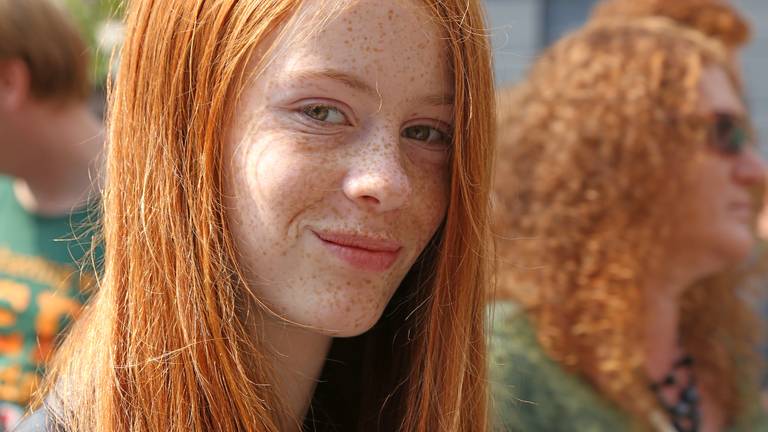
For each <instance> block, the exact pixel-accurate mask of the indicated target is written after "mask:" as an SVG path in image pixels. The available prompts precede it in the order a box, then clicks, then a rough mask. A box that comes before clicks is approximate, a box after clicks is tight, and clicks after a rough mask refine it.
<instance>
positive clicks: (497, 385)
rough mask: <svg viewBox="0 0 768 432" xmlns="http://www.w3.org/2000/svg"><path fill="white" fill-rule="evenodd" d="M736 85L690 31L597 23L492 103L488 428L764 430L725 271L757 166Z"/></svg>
mask: <svg viewBox="0 0 768 432" xmlns="http://www.w3.org/2000/svg"><path fill="white" fill-rule="evenodd" d="M737 81H738V80H737V79H736V78H735V73H734V71H733V69H732V68H731V66H730V61H729V59H728V55H727V52H726V48H725V46H724V45H723V44H722V43H720V42H719V41H717V40H716V39H713V38H709V37H707V36H706V35H704V34H703V33H701V32H698V31H695V30H692V29H688V28H685V27H682V26H678V25H676V24H675V23H674V22H672V21H671V20H669V19H663V18H645V19H635V20H626V21H621V20H619V21H615V22H610V21H605V20H601V21H595V22H592V23H590V24H589V25H587V26H586V27H584V28H583V29H581V30H580V31H578V32H576V33H574V34H572V35H570V36H568V37H566V38H565V39H563V40H561V41H560V42H559V43H557V44H556V45H555V46H554V47H552V48H551V49H549V50H548V51H547V52H546V53H545V54H544V55H543V56H542V57H541V58H540V60H539V61H538V62H537V63H536V64H535V65H534V67H533V69H532V70H531V72H530V74H529V76H528V79H527V81H525V82H524V83H523V84H522V85H521V86H520V87H518V88H516V89H514V90H513V91H512V92H510V93H507V94H504V95H503V96H502V99H501V108H500V115H499V125H500V126H499V127H500V129H499V144H500V150H499V151H500V158H499V162H498V163H499V165H498V171H497V173H498V174H497V177H496V179H497V183H496V198H497V202H498V210H499V212H498V221H499V226H498V229H497V231H498V232H499V233H500V235H501V236H503V240H502V241H501V242H500V244H499V250H500V256H501V262H500V270H499V276H498V279H499V281H498V282H499V290H498V291H499V292H498V294H499V297H502V298H506V299H511V300H513V302H505V301H500V302H499V303H498V304H497V306H496V308H495V311H494V316H493V319H494V335H493V340H492V356H491V362H492V364H491V365H492V368H493V371H492V384H493V386H494V391H495V406H494V409H495V411H496V414H497V416H498V423H499V425H500V426H503V427H508V428H512V430H526V431H534V432H535V431H547V432H551V431H625V430H641V431H642V430H657V431H681V432H682V431H686V432H688V431H724V430H730V431H737V430H738V431H756V430H768V429H766V428H768V423H766V422H765V420H764V418H763V416H762V413H760V412H759V408H758V407H757V405H756V403H757V388H756V386H755V382H754V381H753V379H754V377H756V376H757V366H756V364H755V362H756V360H755V356H754V352H753V350H754V346H755V345H754V344H755V343H756V340H755V337H754V331H755V329H756V328H757V326H756V323H755V321H754V317H753V314H752V312H751V310H750V309H749V308H748V307H747V306H746V305H745V304H744V303H743V301H742V299H741V298H740V296H739V293H738V292H737V291H736V289H735V288H734V287H735V286H738V282H737V281H736V280H735V276H731V274H732V271H734V270H735V269H736V267H738V265H739V263H740V262H742V260H743V259H744V258H745V257H746V255H747V254H748V253H749V251H750V249H751V248H752V246H753V243H754V237H753V232H752V224H753V221H754V213H753V212H754V209H755V207H754V206H755V204H756V202H755V200H754V198H755V197H756V196H759V193H758V190H759V189H760V186H761V185H762V182H763V170H764V166H763V162H762V160H761V159H760V158H759V156H758V155H757V153H756V151H755V149H754V148H752V146H751V144H752V140H751V139H750V138H751V135H750V128H749V119H748V115H747V112H746V110H745V107H744V104H743V101H742V97H741V95H740V93H739V90H738V85H737Z"/></svg>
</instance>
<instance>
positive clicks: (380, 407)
mask: <svg viewBox="0 0 768 432" xmlns="http://www.w3.org/2000/svg"><path fill="white" fill-rule="evenodd" d="M425 2H426V3H427V5H428V7H429V9H430V10H431V11H432V12H433V15H434V19H435V21H436V22H437V23H438V24H439V25H440V26H441V28H443V29H444V32H445V35H446V39H445V41H446V44H447V49H448V50H449V52H450V54H451V58H452V65H451V66H452V69H453V72H454V76H455V83H454V85H455V94H456V100H455V130H456V134H455V137H454V140H455V142H454V150H453V154H452V168H451V169H452V171H451V173H452V175H451V180H450V182H451V184H450V190H451V198H450V203H449V206H448V211H447V215H446V218H445V221H444V224H443V226H442V228H441V229H440V231H439V232H438V234H436V236H435V238H434V239H433V240H432V242H431V243H430V246H429V247H428V248H427V250H425V252H424V253H423V255H422V257H421V258H420V259H419V261H418V262H417V263H416V264H415V265H414V268H413V269H412V271H411V272H410V273H409V275H408V276H407V277H406V279H405V281H404V282H403V284H402V285H401V287H400V288H399V290H398V292H397V293H396V295H395V298H394V299H393V301H392V302H391V304H390V305H389V308H388V310H387V311H386V312H385V314H384V316H383V318H382V319H381V321H380V322H379V323H378V324H377V325H376V326H375V327H374V329H372V330H371V331H370V332H368V333H366V334H364V335H362V336H360V337H358V338H353V339H352V340H347V341H343V342H342V345H343V344H346V352H348V353H349V352H352V353H357V354H355V355H356V356H357V357H360V358H359V362H358V363H359V368H357V370H358V371H359V374H358V375H357V376H342V379H341V381H342V382H340V383H339V384H338V386H336V383H333V382H332V383H330V384H331V385H329V386H328V388H327V389H326V390H327V391H328V392H330V393H331V394H332V393H338V394H337V395H336V396H340V395H341V396H343V395H342V391H343V389H351V391H357V392H359V393H357V394H359V395H361V398H360V399H358V402H359V401H360V400H362V403H361V404H360V407H359V409H355V408H356V407H354V406H352V407H346V408H345V409H339V410H338V411H340V412H341V411H346V413H345V414H344V415H346V416H347V417H349V418H347V419H342V420H340V422H341V423H342V424H345V425H347V426H349V425H353V426H349V427H354V428H356V429H364V430H402V431H424V432H426V431H438V430H439V431H444V430H449V431H457V430H461V431H485V430H486V427H487V419H486V416H487V414H486V384H485V381H486V377H485V376H486V375H485V369H486V360H485V332H484V328H485V324H484V318H483V317H484V303H485V293H486V291H487V288H488V281H489V277H490V275H489V262H490V259H489V258H490V257H489V256H488V251H487V247H488V244H489V217H490V214H489V213H490V212H489V187H490V178H491V165H492V163H491V157H492V154H493V151H492V144H491V143H492V142H493V137H492V122H493V119H494V112H493V111H494V105H493V103H494V102H493V101H494V97H493V89H492V82H493V79H492V73H491V66H490V63H491V60H490V53H489V44H488V41H487V38H486V36H485V30H484V29H485V25H484V20H483V16H482V15H483V14H482V9H481V6H480V2H479V0H425ZM328 3H329V4H328V7H326V5H325V4H324V10H333V9H334V8H335V9H336V10H340V9H341V8H343V7H345V5H346V4H347V2H345V1H338V2H328ZM300 5H301V1H300V0H260V1H236V0H220V1H203V0H198V1H192V0H162V1H159V0H144V1H139V2H133V3H132V4H131V5H130V6H129V7H128V12H127V32H128V38H127V41H126V43H125V46H124V48H123V51H122V58H121V61H120V67H119V71H118V75H117V79H116V83H115V90H114V93H113V95H112V98H111V107H110V114H109V118H110V124H109V131H110V133H109V140H110V144H109V155H108V172H107V176H108V185H107V187H106V190H105V194H104V241H105V270H104V277H103V281H102V284H101V288H100V292H99V293H98V294H97V295H96V296H95V298H94V299H93V302H92V303H91V304H90V305H89V306H87V308H86V311H85V313H84V315H83V318H82V320H81V321H80V322H78V323H77V324H76V325H75V327H74V328H73V331H72V333H71V334H70V336H69V337H68V339H67V340H66V342H65V343H64V345H63V346H62V349H61V350H60V352H59V354H58V355H57V357H56V358H55V361H54V363H53V366H52V369H51V370H50V375H49V377H48V381H47V388H48V395H49V398H48V401H49V402H50V403H51V404H52V406H54V407H55V408H53V409H51V410H50V411H51V412H52V413H53V415H54V417H55V420H56V423H57V424H59V425H61V426H63V427H64V428H65V429H66V430H70V431H135V432H140V431H141V432H143V431H185V432H186V431H209V430H219V431H231V432H240V431H278V430H281V429H282V428H284V427H285V426H286V425H285V424H284V423H283V421H284V418H285V417H286V415H285V411H284V409H283V408H282V406H281V403H280V401H279V398H278V397H277V395H275V394H274V391H273V390H272V388H271V386H269V383H270V382H271V379H272V378H271V372H270V368H269V364H270V359H269V358H268V357H267V355H266V354H265V350H264V349H263V347H262V342H261V341H260V340H258V336H257V335H258V333H259V332H253V331H249V328H250V326H252V325H253V323H251V322H249V321H248V319H247V316H248V314H247V310H248V309H249V308H251V307H254V304H256V303H257V302H258V301H257V299H254V298H253V294H252V292H251V291H250V290H249V289H248V286H247V284H246V282H245V280H244V278H243V277H242V273H241V271H240V269H239V267H238V263H237V259H236V256H237V255H236V253H235V249H234V247H233V241H232V238H231V236H230V232H229V230H228V229H227V222H226V217H225V209H224V206H223V204H222V196H221V195H222V194H221V185H222V157H221V154H222V131H223V130H225V129H226V127H227V125H228V122H229V121H230V117H231V110H232V107H234V106H235V105H236V101H237V97H238V96H239V93H240V90H241V89H242V86H243V82H244V78H245V77H244V74H245V69H246V68H245V65H246V64H248V63H249V62H250V60H251V59H250V56H251V54H252V53H253V52H254V47H256V46H257V45H259V44H261V43H262V42H263V41H265V40H266V39H267V37H269V36H270V35H274V34H275V33H276V32H277V33H279V32H281V31H282V30H281V28H284V27H283V24H286V23H287V22H288V21H289V20H291V19H292V17H294V16H296V11H297V10H298V8H299V6H300ZM331 5H334V6H333V7H331ZM328 13H331V12H328ZM325 18H328V17H327V16H326V17H325ZM316 24H317V23H316ZM289 36H290V35H289ZM254 60H259V59H254ZM251 315H252V314H251ZM350 347H352V348H353V349H350ZM341 351H344V347H342V350H341ZM360 353H362V354H360ZM350 359H354V356H351V357H350ZM342 375H343V374H342ZM321 387H322V385H321ZM348 413H352V414H348ZM342 417H343V416H342ZM345 430H347V429H345Z"/></svg>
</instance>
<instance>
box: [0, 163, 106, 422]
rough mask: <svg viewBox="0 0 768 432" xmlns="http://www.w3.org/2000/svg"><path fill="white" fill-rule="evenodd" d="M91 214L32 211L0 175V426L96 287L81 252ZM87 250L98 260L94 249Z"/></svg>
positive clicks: (14, 412)
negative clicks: (92, 289) (55, 213)
mask: <svg viewBox="0 0 768 432" xmlns="http://www.w3.org/2000/svg"><path fill="white" fill-rule="evenodd" d="M95 218H96V215H94V214H93V213H92V212H91V211H89V210H87V209H85V208H83V209H79V210H76V211H74V212H73V213H71V214H68V215H63V216H56V217H46V216H39V215H35V214H31V213H29V212H27V211H26V210H25V209H24V208H22V207H21V205H20V204H19V202H18V201H17V200H16V196H15V194H14V192H13V183H12V180H11V179H10V178H8V177H3V176H0V431H1V430H5V429H4V427H7V426H8V425H12V424H13V423H14V421H15V420H16V419H17V418H18V415H20V413H21V410H23V409H24V407H25V406H26V404H27V402H28V401H29V398H30V395H31V394H32V392H33V391H34V390H35V388H36V387H37V385H38V382H39V380H40V375H41V374H42V373H43V371H44V369H45V363H46V361H47V359H48V358H49V356H50V354H51V352H52V351H53V349H54V348H55V347H56V345H57V342H58V340H59V339H58V337H59V335H60V333H61V332H62V331H63V330H64V329H65V328H66V327H67V326H68V324H69V323H70V322H71V321H72V319H73V318H74V317H76V316H77V315H78V313H79V312H80V309H81V306H82V304H83V303H84V302H85V300H86V298H87V297H88V295H89V292H88V291H87V289H86V288H92V287H94V286H95V280H96V274H95V272H94V271H93V268H94V267H92V266H90V265H88V264H89V263H90V262H91V261H90V260H88V259H87V258H88V251H89V250H90V248H91V236H92V231H89V230H88V228H89V226H91V225H92V223H93V222H94V220H95ZM94 254H95V256H94V257H93V258H94V260H95V261H96V262H98V261H99V260H100V259H101V249H96V250H95V251H94Z"/></svg>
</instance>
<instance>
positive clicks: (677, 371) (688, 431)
mask: <svg viewBox="0 0 768 432" xmlns="http://www.w3.org/2000/svg"><path fill="white" fill-rule="evenodd" d="M678 386H681V387H679V391H678V393H677V398H676V399H675V400H673V401H672V402H670V401H669V398H668V397H666V395H665V392H664V390H665V389H667V388H670V387H678ZM650 388H651V390H652V391H653V393H654V394H655V395H656V399H657V400H658V401H659V404H660V405H661V406H662V408H664V411H666V413H667V415H668V416H669V418H670V420H671V421H672V425H673V426H674V428H675V430H676V431H678V432H697V431H698V430H699V426H700V424H701V411H700V409H699V391H698V387H697V386H696V377H695V376H694V374H693V358H692V357H691V356H690V355H685V356H683V357H681V358H680V359H679V360H678V361H676V362H675V364H674V365H672V369H671V370H670V371H669V372H668V373H667V375H666V376H665V377H664V378H662V379H661V380H659V381H656V382H653V383H651V386H650Z"/></svg>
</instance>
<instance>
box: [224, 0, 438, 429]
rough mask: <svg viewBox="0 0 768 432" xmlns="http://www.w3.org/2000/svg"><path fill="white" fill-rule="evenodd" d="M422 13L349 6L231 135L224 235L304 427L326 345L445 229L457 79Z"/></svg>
mask: <svg viewBox="0 0 768 432" xmlns="http://www.w3.org/2000/svg"><path fill="white" fill-rule="evenodd" d="M321 5H322V2H320V1H310V2H307V4H306V5H305V6H304V7H305V8H316V7H320V6H321ZM421 8H422V6H421V5H419V4H418V3H417V2H414V1H395V2H379V1H375V0H363V1H358V2H355V3H354V4H353V5H352V6H350V7H349V8H347V9H345V10H344V11H342V12H341V13H340V15H338V16H336V17H335V18H334V19H332V20H331V21H330V22H329V23H328V24H327V25H326V26H325V27H324V28H323V29H322V30H320V31H319V32H317V33H315V34H312V35H311V37H309V38H302V39H299V40H290V39H291V38H288V39H287V40H284V41H280V42H278V44H277V46H276V47H274V50H273V51H271V52H272V55H273V58H272V59H271V60H272V61H271V62H269V64H268V66H267V68H266V69H265V70H264V71H262V72H261V73H259V74H258V75H256V77H255V78H254V79H253V80H252V81H250V82H249V83H248V84H247V85H246V87H245V90H244V92H243V94H242V98H241V101H240V104H239V105H238V106H237V108H236V110H235V113H234V119H233V124H232V126H231V128H230V129H229V131H228V139H227V143H226V149H225V172H226V177H227V184H226V186H225V195H226V204H227V207H228V217H229V222H230V225H231V230H232V235H233V238H234V239H235V241H236V246H237V248H238V252H239V253H240V255H241V263H242V264H243V266H244V267H245V270H246V272H247V277H248V280H249V283H250V284H251V286H252V289H253V290H254V291H255V293H256V296H257V297H258V298H259V299H260V300H262V301H263V302H264V303H265V304H266V305H267V306H268V307H269V308H270V309H271V310H272V311H273V312H274V313H275V314H276V316H275V315H270V314H263V319H264V322H265V328H266V331H265V337H266V340H267V342H268V343H269V344H271V345H272V346H273V347H274V349H275V350H276V351H277V353H278V355H279V356H280V359H279V368H277V369H278V370H277V371H276V373H277V375H278V376H277V381H278V388H279V389H280V388H281V387H282V393H283V395H284V396H285V397H287V399H288V402H289V405H291V409H292V411H293V412H294V413H295V414H296V419H297V420H298V419H301V418H303V416H304V413H305V412H306V409H307V404H308V403H309V400H310V399H311V394H312V391H313V388H314V380H315V378H316V377H317V375H318V374H319V372H320V368H321V367H322V363H323V360H324V358H325V355H326V353H327V349H328V347H329V344H330V339H331V337H333V336H353V335H358V334H360V333H363V332H365V331H366V330H368V329H369V328H370V327H371V326H372V325H373V324H374V323H376V321H377V320H378V319H379V317H380V316H381V313H382V311H383V309H384V307H385V306H386V304H387V303H388V301H389V300H390V298H391V297H392V295H393V294H394V292H395V290H396V289H397V287H398V286H399V284H400V282H401V281H402V279H403V277H404V276H405V275H406V273H407V272H408V270H409V269H410V268H411V266H412V265H413V263H414V262H415V260H416V259H417V258H418V256H419V255H420V254H421V253H422V251H423V249H424V247H425V246H426V244H427V243H428V242H429V240H430V239H431V238H432V237H433V235H434V234H435V232H436V231H437V229H438V227H439V225H440V223H441V221H442V220H443V218H444V215H445V211H446V206H447V194H448V167H449V165H448V163H449V156H450V145H451V138H450V136H451V127H452V126H451V123H452V118H453V112H452V91H453V89H452V74H451V71H450V69H449V67H448V65H449V64H448V57H447V54H446V47H445V46H444V44H443V41H442V40H441V38H440V31H439V28H438V27H437V26H435V25H434V24H432V23H431V22H430V18H429V15H427V13H426V11H424V10H422V9H421ZM307 10H310V11H311V9H305V12H306V11H307ZM299 13H300V14H301V13H302V12H301V11H300V12H299ZM289 34H290V33H289ZM252 67H253V66H252Z"/></svg>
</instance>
